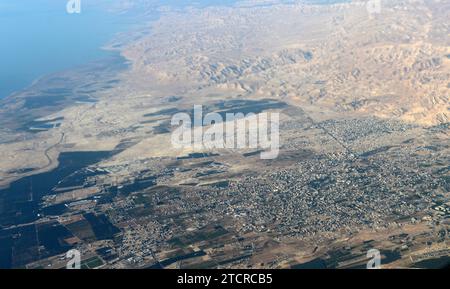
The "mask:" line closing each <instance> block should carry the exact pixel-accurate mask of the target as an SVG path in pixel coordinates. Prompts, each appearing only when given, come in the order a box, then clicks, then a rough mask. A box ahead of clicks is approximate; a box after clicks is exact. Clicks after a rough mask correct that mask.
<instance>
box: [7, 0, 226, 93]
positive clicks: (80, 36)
mask: <svg viewBox="0 0 450 289" xmlns="http://www.w3.org/2000/svg"><path fill="white" fill-rule="evenodd" d="M68 1H69V0H0V99H1V98H3V97H6V96H8V95H9V94H11V93H13V92H15V91H18V90H20V89H23V88H25V87H26V86H28V85H30V84H31V83H32V82H33V80H35V79H37V78H39V77H41V76H44V75H46V74H50V73H54V72H57V71H61V70H66V69H70V68H71V67H75V66H79V65H82V64H85V63H88V62H90V61H93V60H97V59H101V58H103V57H106V56H108V54H109V53H112V52H109V51H106V50H103V49H101V47H102V46H103V45H105V44H106V43H108V41H109V40H111V39H112V38H113V37H114V35H115V34H116V33H118V32H124V31H127V29H129V28H130V27H129V26H130V25H131V23H133V21H134V20H133V19H132V17H130V15H126V14H125V15H124V14H119V13H114V12H111V9H109V8H111V7H113V5H114V4H117V2H119V1H116V0H81V13H80V14H69V13H67V10H66V5H67V2H68ZM114 2H116V3H114ZM149 2H151V3H152V4H154V5H155V7H157V6H160V5H167V6H178V7H183V6H188V5H191V4H193V5H194V6H208V5H229V4H233V3H234V2H235V0H199V1H198V0H197V1H189V0H166V1H162V0H161V1H155V0H149ZM155 11H156V10H155ZM133 24H136V23H133Z"/></svg>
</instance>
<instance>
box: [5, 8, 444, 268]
mask: <svg viewBox="0 0 450 289" xmlns="http://www.w3.org/2000/svg"><path fill="white" fill-rule="evenodd" d="M159 2H160V1H145V0H123V1H121V2H119V3H116V4H115V5H114V6H113V7H110V8H112V9H113V11H115V13H118V12H119V13H130V11H132V12H133V13H135V15H136V18H135V19H136V23H133V24H136V25H135V26H133V29H132V30H131V31H128V32H126V33H122V34H119V35H117V36H116V37H115V38H114V39H113V40H111V42H110V43H108V44H107V45H106V47H107V49H109V50H111V51H114V52H117V53H118V54H120V56H121V57H118V56H117V57H114V58H112V59H107V60H102V61H97V62H93V63H89V64H87V65H86V66H82V67H78V68H76V69H71V70H67V71H64V72H60V73H55V74H53V75H49V76H46V77H43V78H41V79H40V80H39V81H37V82H36V83H35V84H34V85H32V86H31V87H29V88H27V89H26V90H24V91H22V92H20V93H17V94H15V95H13V96H11V97H9V98H6V99H3V100H1V101H0V119H1V120H2V124H3V126H2V127H1V128H0V187H2V188H4V189H3V190H0V208H3V209H4V213H2V214H0V226H1V227H0V228H2V229H3V228H4V230H5V232H7V230H11V229H13V228H15V227H14V226H15V225H24V224H27V225H30V226H37V227H39V226H41V225H42V224H47V222H50V221H54V219H52V215H51V214H46V213H45V209H47V208H49V207H50V208H53V206H64V207H63V213H60V214H58V220H57V221H55V222H57V223H58V224H59V225H64V226H65V227H68V228H71V227H70V225H73V224H74V223H76V224H77V226H78V225H79V222H85V220H84V219H89V218H91V217H90V216H87V217H86V216H85V215H86V213H83V212H89V213H95V214H98V215H102V216H103V215H105V216H108V218H110V219H111V222H112V224H113V225H114V226H117V227H118V228H119V229H118V230H117V231H115V230H112V229H111V230H110V231H111V232H115V233H114V234H116V235H120V237H121V238H120V240H119V238H116V239H114V240H113V238H112V237H111V236H108V238H106V239H107V241H105V239H101V238H97V239H95V238H94V239H95V240H94V241H93V237H89V238H85V236H84V235H83V234H84V233H83V234H81V235H82V236H81V237H80V235H77V234H76V233H75V232H74V231H75V229H74V231H71V233H73V235H74V236H75V237H73V238H72V237H70V238H69V237H67V236H66V237H65V238H66V239H65V240H66V241H67V240H70V242H69V243H70V244H77V245H79V244H83V245H85V244H89V246H87V247H86V248H85V249H86V251H87V252H89V254H94V255H95V254H97V253H98V252H97V253H95V252H96V251H95V249H98V248H100V247H106V246H108V247H111V248H113V250H114V251H115V252H116V253H117V256H118V261H117V260H116V261H114V262H110V263H108V261H106V259H105V260H103V261H105V262H104V263H105V266H110V267H114V268H122V267H134V266H135V267H143V266H147V265H149V264H160V262H159V261H158V260H165V259H166V258H167V259H169V260H170V258H172V257H174V256H178V255H180V254H190V253H192V252H193V250H194V251H195V250H197V248H201V250H204V251H205V252H204V253H205V255H201V256H200V257H198V256H196V257H195V258H197V257H198V258H197V259H195V258H194V260H195V261H192V262H193V263H192V264H194V265H199V266H200V265H202V266H204V267H207V268H209V267H217V266H220V265H221V264H222V263H223V264H228V265H226V266H230V267H248V266H254V267H258V266H260V267H275V268H280V267H290V266H294V265H295V264H296V263H299V262H305V261H309V260H311V259H313V258H315V257H323V256H328V257H330V258H329V259H333V258H334V257H335V256H334V252H335V251H334V249H335V248H339V250H341V249H342V248H343V247H349V248H350V249H348V250H347V249H345V250H347V251H349V252H351V254H350V253H349V254H350V255H351V256H359V257H361V256H365V252H363V251H364V250H365V249H366V246H367V243H365V242H366V241H368V240H369V241H370V242H373V243H370V244H374V246H375V245H377V246H379V247H380V248H382V249H386V248H387V249H386V250H388V251H386V252H388V253H392V252H395V254H398V258H397V257H396V258H394V259H395V260H394V261H392V262H391V264H390V265H388V266H390V267H403V266H404V267H408V266H411V265H412V264H415V263H417V262H419V261H421V260H424V259H427V258H430V256H431V255H432V256H435V257H436V256H438V257H440V256H445V254H447V253H448V251H449V250H450V249H449V247H448V245H447V243H446V241H447V239H448V228H449V227H448V217H446V216H448V214H449V213H450V205H449V184H450V182H449V180H450V179H449V169H448V168H449V156H450V155H449V149H450V147H449V143H448V140H449V131H448V123H449V118H450V105H449V104H450V37H449V36H450V1H448V0H422V1H420V0H419V1H405V0H396V1H383V0H382V1H381V2H380V3H381V6H379V7H375V8H373V7H372V6H368V5H367V1H363V0H361V1H351V2H350V1H275V0H274V1H256V0H255V1H236V3H234V4H230V3H228V1H217V3H216V1H212V2H214V3H211V2H210V1H207V2H209V3H207V4H208V5H206V4H205V5H203V4H204V3H203V2H201V3H200V4H195V3H194V4H192V6H189V5H181V6H180V5H178V6H173V5H167V6H161V5H159V4H160V3H159ZM187 2H188V1H187ZM224 2H227V3H225V4H226V5H222V4H223V3H224ZM230 2H231V1H230ZM215 4H220V5H215ZM378 8H379V9H378ZM155 11H158V14H159V18H157V19H155V16H154V15H155V14H154V13H155ZM74 17H76V16H74ZM194 105H203V106H204V107H205V109H206V110H208V111H220V112H222V113H223V112H226V111H227V110H231V111H241V110H244V111H251V110H252V109H254V110H258V111H257V113H258V112H262V111H270V112H274V111H276V112H280V137H281V147H280V156H279V157H278V158H277V159H275V160H273V161H262V160H260V159H259V158H257V157H256V155H257V153H259V152H258V151H257V152H255V151H253V150H250V149H248V150H243V151H240V150H207V149H205V150H200V151H195V150H189V149H176V148H174V146H173V145H172V144H171V132H172V131H173V129H174V128H173V127H171V125H170V119H171V117H172V115H173V114H175V113H177V112H190V111H191V110H192V108H193V106H194ZM201 129H203V128H201ZM100 151H101V152H102V153H101V154H100V156H101V157H100V156H99V157H98V159H97V158H96V157H94V156H96V154H95V153H93V155H94V156H92V157H91V158H88V157H86V158H84V157H83V156H84V153H85V154H90V153H92V152H100ZM74 152H75V157H73V158H74V159H70V156H71V155H70V154H67V153H74ZM193 153H200V154H193ZM77 154H80V157H79V159H78V157H76V156H78V155H77ZM103 154H105V156H104V155H103ZM89 156H90V155H89ZM87 159H90V160H96V161H95V162H93V163H87V164H84V163H83V161H85V160H87ZM78 162H80V163H81V164H80V168H78V167H76V165H78ZM71 165H72V166H74V167H75V168H74V171H70V169H71V168H72V167H71ZM65 170H67V171H65ZM46 174H48V175H46ZM41 179H44V180H46V181H48V182H49V183H50V185H49V187H48V188H47V187H46V186H45V185H43V184H38V185H36V182H39V181H40V180H41ZM33 182H34V184H35V185H34V189H33ZM53 182H54V183H53ZM74 184H75V185H74ZM9 185H11V187H9V188H8V186H9ZM130 187H131V188H130ZM23 188H25V189H23ZM17 192H18V193H19V194H21V195H20V196H19V197H17V198H15V197H11V194H12V193H17ZM28 208H30V210H33V211H32V213H29V212H28V211H26V210H27V209H28ZM14 210H17V211H14ZM5 212H6V213H5ZM27 214H28V215H27ZM22 219H23V220H26V222H25V221H24V223H20V220H22ZM83 220H84V221H83ZM10 226H11V227H10ZM77 226H75V225H74V227H75V228H79V227H77ZM19 227H20V226H19ZM31 231H33V230H31ZM1 232H2V231H1V230H0V241H1V240H2V239H1V238H3V237H2V235H1ZM33 232H34V231H33ZM83 232H84V231H83ZM443 232H444V233H443ZM8 234H9V233H8ZM114 234H113V235H114ZM405 234H406V237H405ZM6 235H7V233H5V236H6ZM67 235H69V234H67ZM5 238H6V237H5ZM77 238H78V239H77ZM35 239H36V238H35ZM74 240H75V241H74ZM430 242H431V243H430ZM217 244H221V246H218V245H217ZM225 244H226V245H225ZM405 246H406V249H405ZM37 248H39V246H37ZM83 248H84V247H83ZM193 248H194V249H193ZM199 250H200V249H199ZM355 250H356V251H358V252H356V251H355ZM359 250H360V251H359ZM13 251H14V250H13ZM38 251H39V250H38ZM249 251H251V253H249ZM400 251H401V254H400ZM133 252H134V253H133ZM136 252H138V253H136ZM155 252H156V253H155ZM195 252H199V251H195ZM202 252H203V251H202ZM361 252H362V253H361ZM17 254H19V253H17ZM20 254H21V253H20ZM20 254H19V255H20ZM23 254H24V256H26V257H23V256H22V255H20V256H21V258H22V257H23V259H21V258H18V257H17V258H16V259H14V257H13V258H12V259H13V261H12V263H11V264H13V265H15V264H16V265H17V264H19V265H21V266H22V265H26V264H32V262H36V261H38V260H36V259H35V258H28V257H29V256H28V255H27V254H28V253H26V252H25V253H23ZM361 254H362V255H361ZM392 254H393V253H392ZM427 254H428V255H427ZM430 254H431V255H430ZM433 254H434V255H433ZM50 255H51V254H50V253H49V256H47V257H48V258H49V259H48V260H47V259H46V261H49V260H50V261H51V262H53V264H56V263H58V262H57V261H55V260H54V259H52V258H53V256H50ZM131 255H132V256H133V258H135V259H136V262H134V263H130V262H128V261H127V260H128V259H127V258H128V256H131ZM89 256H90V255H89ZM395 256H397V255H395ZM0 257H1V256H0ZM47 257H46V258H47ZM328 257H327V258H328ZM241 258H242V259H241ZM25 259H26V261H24V260H25ZM14 260H16V261H14ZM241 260H244V261H241ZM333 260H334V259H333ZM50 261H49V262H50ZM353 261H354V260H353ZM359 261H361V260H359ZM55 262H56V263H55ZM336 262H337V261H336ZM188 263H189V262H188ZM192 264H190V265H192ZM261 264H262V265H261ZM336 264H338V265H339V266H338V265H336ZM336 264H335V263H333V266H335V267H349V266H351V265H355V263H349V260H340V261H339V262H337V263H336ZM13 265H12V266H13ZM38 265H39V266H40V265H42V264H38ZM38 265H37V264H32V265H31V266H32V267H33V266H38ZM188 265H189V264H188ZM188 265H186V266H187V267H188ZM194 265H192V266H193V267H196V266H194ZM167 266H168V267H170V266H171V265H167ZM55 267H57V266H56V265H55Z"/></svg>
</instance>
